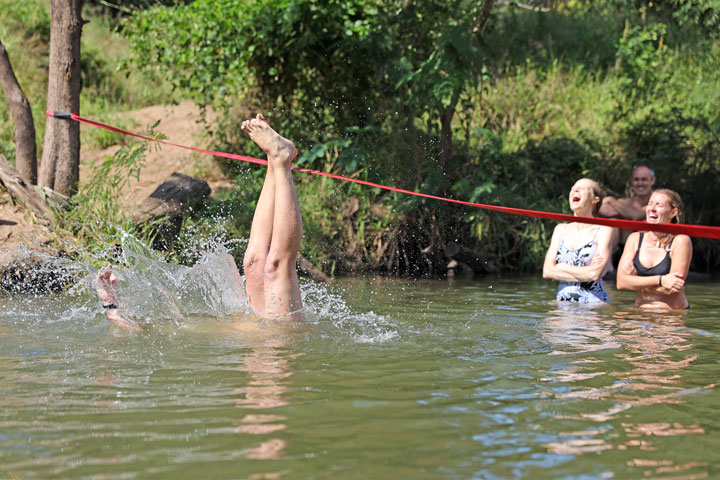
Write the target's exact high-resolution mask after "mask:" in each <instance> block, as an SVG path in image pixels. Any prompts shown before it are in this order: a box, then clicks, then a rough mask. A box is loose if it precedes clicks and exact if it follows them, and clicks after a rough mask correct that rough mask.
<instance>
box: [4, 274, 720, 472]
mask: <svg viewBox="0 0 720 480" xmlns="http://www.w3.org/2000/svg"><path fill="white" fill-rule="evenodd" d="M210 264H211V266H212V262H210ZM138 268H139V267H138ZM213 268H215V269H217V265H215V267H213ZM213 268H208V269H206V273H207V272H209V271H213ZM156 273H157V272H156ZM181 274H184V273H183V272H180V273H178V272H174V273H173V272H170V273H168V272H164V273H161V274H159V277H158V276H156V277H154V278H155V285H153V284H151V282H149V281H145V280H147V278H146V279H145V280H143V279H142V278H132V275H131V274H130V273H123V272H122V270H121V271H120V273H119V276H120V277H121V278H120V279H121V287H122V288H124V289H125V290H124V292H126V295H125V298H124V301H126V302H130V303H132V302H134V303H135V305H134V308H136V312H135V313H136V314H137V315H138V316H140V317H142V318H143V319H144V320H145V321H148V322H149V323H151V324H152V326H151V328H150V330H149V332H148V333H145V334H132V333H127V332H124V331H119V330H117V329H116V328H115V327H112V326H110V325H109V324H108V322H107V320H106V319H105V317H104V315H103V313H102V309H101V308H100V306H99V303H98V301H97V299H96V298H95V296H94V295H92V292H91V289H90V288H89V287H90V284H89V281H88V280H85V281H84V282H83V281H81V282H80V283H79V284H78V286H76V287H75V288H72V289H71V290H70V291H68V292H67V293H64V294H55V295H41V296H40V295H39V296H28V295H25V296H12V295H11V296H7V295H6V296H2V297H0V372H1V373H0V478H11V479H26V478H27V479H30V478H41V479H55V478H58V479H80V478H83V479H84V478H103V479H115V478H117V479H133V478H154V479H164V478H167V479H184V478H187V479H194V478H228V479H231V478H232V479H236V478H247V479H299V478H303V479H315V478H317V479H331V478H332V479H335V478H349V479H367V478H374V479H397V478H429V479H432V478H440V479H444V478H448V479H455V478H480V479H495V478H498V479H500V478H502V479H504V478H527V479H545V478H547V479H594V478H620V479H624V478H628V479H629V478H633V479H634V478H656V479H660V478H663V479H666V478H672V479H697V478H720V407H719V405H720V389H719V388H718V385H717V382H719V381H720V374H719V373H720V366H719V360H720V322H718V320H719V319H720V297H718V291H719V290H718V287H719V286H720V284H719V283H717V282H705V283H692V284H690V285H689V287H688V298H689V301H690V303H691V304H692V306H693V308H692V310H691V311H689V312H687V313H665V314H657V313H655V314H653V313H643V312H639V311H636V310H634V309H632V308H631V305H632V300H633V298H634V297H633V295H632V293H629V292H618V291H617V290H615V289H614V285H612V284H609V285H608V291H609V292H610V294H611V298H612V300H613V302H614V303H613V304H612V305H611V306H605V307H602V308H595V309H589V308H582V307H572V306H568V307H559V306H558V305H557V304H556V303H555V302H554V301H553V300H552V299H553V298H554V292H555V285H554V284H553V283H552V282H549V281H545V280H542V279H541V278H540V277H539V275H538V276H524V277H486V278H483V279H475V280H473V279H457V280H451V281H448V280H402V279H385V278H380V277H373V278H370V277H365V278H346V279H338V280H336V281H335V282H334V283H333V284H332V285H329V286H325V285H317V284H314V283H312V282H311V281H309V280H304V281H303V282H302V290H303V294H304V296H305V303H306V304H307V306H308V310H309V312H308V322H307V323H306V324H305V325H304V326H301V327H288V326H285V325H282V324H278V323H268V322H261V323H257V322H254V321H249V319H248V317H247V316H246V315H244V314H242V313H240V314H237V313H235V314H233V313H232V311H233V309H237V308H240V309H242V307H238V306H237V305H235V304H233V300H232V299H231V298H229V296H228V295H227V294H228V292H227V291H223V289H224V288H226V287H224V286H223V285H222V282H215V284H213V282H211V281H209V280H207V278H206V277H203V278H205V279H204V280H198V279H197V278H195V280H192V281H191V283H193V282H194V287H195V290H196V291H194V292H190V290H192V288H187V285H186V286H185V287H182V286H178V285H171V284H172V281H173V278H175V277H177V276H179V275H181ZM163 276H164V279H163V278H160V277H163ZM191 277H192V275H191ZM198 278H199V277H198ZM203 289H205V290H207V291H208V292H209V293H206V294H203V293H202V292H200V293H198V292H199V290H203ZM213 289H215V292H216V293H215V294H213V293H212V292H213ZM217 289H220V291H218V290H217ZM180 291H182V294H180V293H178V292H180ZM128 292H129V293H128ZM188 292H189V293H188ZM173 295H176V296H177V298H180V297H182V299H181V301H180V300H178V301H177V302H176V301H174V300H173V299H172V297H173ZM201 298H205V300H198V299H201ZM193 299H195V300H193ZM208 299H212V300H208ZM188 302H189V303H190V304H192V302H198V303H204V304H205V306H203V307H202V308H200V307H198V308H191V307H188V305H187V304H188ZM208 304H209V306H208ZM183 305H184V306H183Z"/></svg>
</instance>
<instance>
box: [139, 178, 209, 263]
mask: <svg viewBox="0 0 720 480" xmlns="http://www.w3.org/2000/svg"><path fill="white" fill-rule="evenodd" d="M209 195H210V186H209V185H208V184H207V182H206V181H205V180H201V179H198V178H194V177H191V176H188V175H184V174H182V173H178V172H175V173H173V174H172V175H170V177H169V178H168V179H167V180H165V181H164V182H163V183H162V184H161V185H160V186H159V187H157V188H156V189H155V191H154V192H153V193H152V194H151V195H150V196H149V197H148V198H146V199H145V200H143V202H142V203H140V205H138V206H137V207H136V208H135V209H134V210H133V211H132V212H131V214H130V219H131V221H132V222H133V223H135V224H136V225H151V224H152V225H155V224H157V225H158V230H157V235H156V237H155V241H154V242H153V247H154V248H156V249H159V250H168V249H169V248H170V247H171V246H172V244H173V243H174V241H175V239H176V238H177V235H178V233H180V227H181V226H182V221H183V217H184V216H185V213H186V212H187V210H188V209H189V208H191V207H192V206H194V205H196V204H198V203H201V202H202V201H204V200H205V199H206V198H207V197H208V196H209Z"/></svg>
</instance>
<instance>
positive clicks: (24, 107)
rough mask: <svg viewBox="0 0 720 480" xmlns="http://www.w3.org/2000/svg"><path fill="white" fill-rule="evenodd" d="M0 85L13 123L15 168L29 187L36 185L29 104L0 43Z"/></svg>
mask: <svg viewBox="0 0 720 480" xmlns="http://www.w3.org/2000/svg"><path fill="white" fill-rule="evenodd" d="M0 85H2V89H3V92H5V98H7V102H8V105H9V106H10V112H11V113H12V116H13V122H14V123H15V167H16V168H17V170H18V172H20V176H21V177H22V179H23V180H25V182H26V183H27V184H29V185H35V184H36V183H37V145H36V144H35V123H34V122H33V117H32V110H31V109H30V102H28V99H27V97H26V96H25V94H24V93H23V91H22V88H21V87H20V83H18V80H17V78H16V77H15V72H13V69H12V65H11V64H10V58H9V57H8V54H7V51H5V46H4V45H3V44H2V41H0Z"/></svg>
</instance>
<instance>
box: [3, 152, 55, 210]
mask: <svg viewBox="0 0 720 480" xmlns="http://www.w3.org/2000/svg"><path fill="white" fill-rule="evenodd" d="M0 184H2V186H3V187H5V188H6V189H7V191H8V192H9V193H10V195H11V196H12V198H14V199H15V200H17V201H18V202H19V203H20V204H22V205H23V206H24V207H25V208H27V209H28V210H31V211H33V212H34V213H35V214H36V215H37V216H38V217H40V218H42V219H43V220H45V223H47V222H48V221H50V220H51V219H52V218H53V211H52V209H51V208H50V207H49V206H48V204H47V203H45V201H44V200H43V198H42V197H41V196H40V194H39V193H38V192H37V191H36V190H35V188H34V187H33V186H32V185H28V184H27V183H25V180H23V178H22V176H21V175H20V173H19V172H18V171H17V170H16V169H15V167H13V166H12V165H11V164H10V162H8V161H7V159H6V158H5V157H4V156H2V155H0Z"/></svg>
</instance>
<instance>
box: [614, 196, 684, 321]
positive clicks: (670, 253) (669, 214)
mask: <svg viewBox="0 0 720 480" xmlns="http://www.w3.org/2000/svg"><path fill="white" fill-rule="evenodd" d="M683 216H684V214H683V205H682V200H681V199H680V196H679V195H678V194H677V193H676V192H674V191H672V190H667V189H661V190H655V191H654V192H653V194H652V196H651V197H650V201H648V204H647V207H646V209H645V221H646V222H647V223H650V224H658V223H683ZM691 258H692V242H691V241H690V237H688V236H687V235H671V234H667V233H659V232H652V231H648V232H635V233H632V234H631V235H630V236H629V237H628V240H627V243H626V244H625V250H623V254H622V258H620V264H619V265H618V274H617V288H619V289H621V290H637V297H636V298H635V306H636V307H640V308H647V309H657V310H679V309H683V308H689V305H688V301H687V298H686V297H685V279H686V278H687V274H688V270H689V269H690V259H691ZM648 265H650V266H648Z"/></svg>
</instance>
